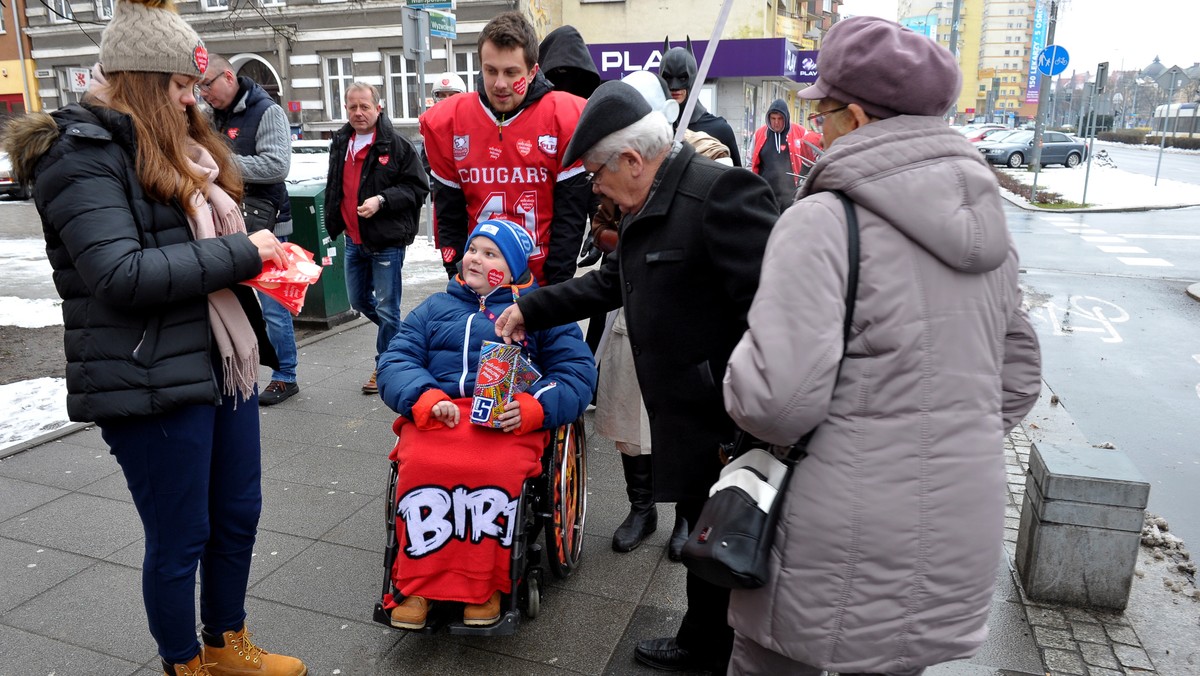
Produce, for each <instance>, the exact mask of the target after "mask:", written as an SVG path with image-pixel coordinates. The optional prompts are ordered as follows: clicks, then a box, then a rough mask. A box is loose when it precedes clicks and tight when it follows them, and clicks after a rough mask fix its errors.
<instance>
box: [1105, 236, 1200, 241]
mask: <svg viewBox="0 0 1200 676" xmlns="http://www.w3.org/2000/svg"><path fill="white" fill-rule="evenodd" d="M1120 237H1128V238H1129V239H1178V240H1197V239H1200V235H1120Z"/></svg>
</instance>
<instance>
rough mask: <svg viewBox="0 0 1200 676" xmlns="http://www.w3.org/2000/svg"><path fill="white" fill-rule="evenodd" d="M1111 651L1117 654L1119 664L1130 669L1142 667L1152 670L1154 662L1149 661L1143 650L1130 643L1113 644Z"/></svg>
mask: <svg viewBox="0 0 1200 676" xmlns="http://www.w3.org/2000/svg"><path fill="white" fill-rule="evenodd" d="M1113 652H1114V653H1116V654H1117V660H1119V661H1120V662H1121V666H1123V667H1127V668H1130V669H1144V670H1147V671H1152V670H1153V669H1154V663H1153V662H1151V661H1150V656H1149V655H1147V654H1146V651H1145V650H1142V649H1141V648H1136V647H1134V646H1131V645H1115V646H1113Z"/></svg>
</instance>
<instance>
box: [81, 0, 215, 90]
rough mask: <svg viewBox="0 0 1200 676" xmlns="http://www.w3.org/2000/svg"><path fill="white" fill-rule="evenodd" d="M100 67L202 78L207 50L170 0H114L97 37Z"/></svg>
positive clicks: (107, 71)
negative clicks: (105, 26) (107, 18)
mask: <svg viewBox="0 0 1200 676" xmlns="http://www.w3.org/2000/svg"><path fill="white" fill-rule="evenodd" d="M100 67H101V68H103V69H104V72H105V73H116V72H119V71H124V70H136V71H145V72H151V73H180V74H182V75H191V76H193V77H203V76H204V71H205V70H206V69H207V68H208V50H207V49H205V48H204V41H203V40H201V39H200V36H199V35H197V34H196V31H195V30H193V29H192V27H191V26H190V25H188V22H187V21H184V20H183V17H181V16H179V13H178V12H177V11H175V3H174V2H173V1H172V0H117V3H116V6H115V7H113V18H112V21H110V22H109V24H108V27H107V28H105V29H104V33H103V34H101V36H100Z"/></svg>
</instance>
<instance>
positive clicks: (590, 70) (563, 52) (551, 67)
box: [538, 26, 600, 99]
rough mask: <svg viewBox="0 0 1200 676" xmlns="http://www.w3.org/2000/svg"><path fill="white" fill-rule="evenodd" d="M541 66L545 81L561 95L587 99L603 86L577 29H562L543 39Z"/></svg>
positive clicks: (540, 47)
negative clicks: (566, 94) (597, 88)
mask: <svg viewBox="0 0 1200 676" xmlns="http://www.w3.org/2000/svg"><path fill="white" fill-rule="evenodd" d="M538 63H539V64H540V65H541V67H542V72H543V73H545V74H546V79H548V80H550V82H551V84H553V85H554V88H555V89H556V90H558V91H560V92H567V93H568V94H574V95H575V96H578V97H580V98H584V99H586V98H587V97H589V96H591V95H592V92H593V91H595V89H596V87H599V86H600V73H599V71H597V70H596V64H595V62H594V61H592V55H591V54H590V53H589V52H588V48H587V43H585V42H584V41H583V36H582V35H580V34H579V31H577V30H575V27H574V26H559V27H558V28H555V29H554V30H552V31H550V34H549V35H547V36H546V37H545V38H543V39H542V44H541V45H539V46H538Z"/></svg>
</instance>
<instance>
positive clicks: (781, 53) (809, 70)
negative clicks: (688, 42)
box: [588, 38, 817, 83]
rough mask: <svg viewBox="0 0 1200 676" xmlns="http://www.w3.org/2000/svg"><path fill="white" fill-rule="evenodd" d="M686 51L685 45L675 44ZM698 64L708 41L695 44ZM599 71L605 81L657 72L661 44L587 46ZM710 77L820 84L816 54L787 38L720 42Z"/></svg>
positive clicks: (640, 43) (623, 43) (620, 43)
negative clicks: (644, 71)
mask: <svg viewBox="0 0 1200 676" xmlns="http://www.w3.org/2000/svg"><path fill="white" fill-rule="evenodd" d="M671 46H672V47H683V46H684V43H682V42H677V43H672V44H671ZM692 47H693V49H694V50H695V52H696V62H697V63H699V62H701V61H703V60H704V51H705V49H707V48H708V41H707V40H699V41H693V42H692ZM588 51H590V52H591V53H592V61H594V62H595V63H596V70H598V71H600V78H601V79H603V80H616V79H618V78H621V77H624V76H625V75H627V74H629V73H631V72H633V71H635V70H653V71H657V70H658V64H659V62H660V61H662V53H663V43H661V42H613V43H609V44H599V45H588ZM708 76H709V77H710V78H712V77H785V78H788V79H789V80H792V81H794V82H804V83H809V82H816V81H817V52H816V51H804V50H800V49H797V48H796V47H795V45H793V44H792V43H790V42H788V40H787V38H753V39H748V40H721V42H720V44H718V45H717V54H716V56H715V57H714V58H713V62H712V66H711V67H710V68H709V71H708Z"/></svg>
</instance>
